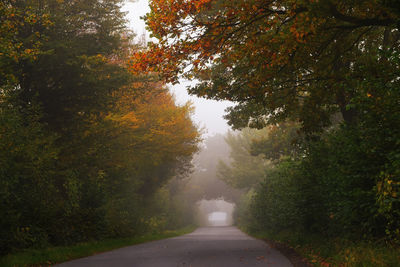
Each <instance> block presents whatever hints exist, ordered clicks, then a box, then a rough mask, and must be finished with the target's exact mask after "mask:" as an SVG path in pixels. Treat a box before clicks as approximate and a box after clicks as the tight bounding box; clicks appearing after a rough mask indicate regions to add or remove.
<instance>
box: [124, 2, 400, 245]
mask: <svg viewBox="0 0 400 267" xmlns="http://www.w3.org/2000/svg"><path fill="white" fill-rule="evenodd" d="M150 6H151V12H150V13H149V14H147V15H146V17H145V19H146V22H147V25H148V27H149V29H150V30H151V31H152V33H153V36H154V37H156V38H157V39H158V42H157V43H150V44H149V48H148V49H147V50H142V51H137V52H136V53H134V54H133V56H132V57H131V64H130V67H131V69H132V70H133V72H134V73H140V72H143V71H145V72H147V73H155V72H158V73H160V74H161V75H162V76H163V77H164V79H165V80H167V81H170V82H178V79H179V78H181V77H185V78H188V79H196V80H197V81H198V83H197V84H196V85H194V86H192V87H191V88H189V92H190V93H192V94H194V95H197V96H201V97H205V98H208V99H215V100H231V101H233V102H234V103H235V106H233V107H230V108H228V110H227V112H228V113H227V115H226V119H227V120H228V122H229V124H230V125H231V126H232V127H233V128H234V129H243V128H246V127H250V128H257V129H263V130H262V132H261V133H259V132H248V131H247V130H246V131H244V132H242V133H241V134H240V135H239V137H237V136H228V142H230V143H232V144H233V148H232V156H231V162H230V163H225V164H221V165H220V175H221V177H222V178H223V179H224V180H225V181H226V182H228V183H229V184H230V185H232V186H234V187H237V188H247V190H248V192H249V194H248V195H247V198H245V199H243V202H242V203H247V204H248V205H247V207H248V208H243V209H241V208H240V207H239V209H238V211H239V212H240V210H242V211H243V212H245V214H247V215H246V216H239V217H241V218H242V220H246V218H247V219H249V218H251V219H250V220H247V222H244V223H245V224H247V225H250V227H252V228H256V229H261V230H262V229H264V230H267V229H269V230H272V231H273V230H276V231H287V232H291V233H305V234H311V233H317V234H319V235H320V236H329V237H332V236H343V237H345V236H350V237H351V238H354V239H372V240H382V239H384V240H386V241H387V242H389V243H398V242H399V240H400V225H399V221H400V217H399V216H400V199H399V197H400V196H399V193H400V192H399V190H400V174H399V170H400V168H399V163H400V158H399V155H400V154H399V153H400V146H399V145H400V142H399V140H400V121H399V119H400V109H399V108H400V105H399V104H400V102H399V99H400V90H399V89H400V84H399V76H400V72H399V70H400V65H399V64H400V60H399V59H400V32H399V25H400V10H399V5H398V3H397V2H396V1H390V0H360V1H336V0H320V1H312V0H300V1H299V0H285V1H266V0H251V1H242V0H238V1H228V0H217V1H210V0H196V1H178V0H176V1H175V0H173V1H164V0H152V1H150ZM246 153H247V154H246ZM250 154H251V155H258V157H259V158H251V157H250ZM243 155H246V157H245V158H243V157H244V156H243ZM254 166H257V167H254ZM260 181H261V183H260ZM259 183H260V184H259Z"/></svg>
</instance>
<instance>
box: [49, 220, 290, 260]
mask: <svg viewBox="0 0 400 267" xmlns="http://www.w3.org/2000/svg"><path fill="white" fill-rule="evenodd" d="M57 266H59V267H73V266H77V267H89V266H93V267H102V266H112V267H122V266H135V267H189V266H191V267H239V266H271V267H274V266H276V267H286V266H292V264H291V263H290V262H289V260H288V259H286V258H285V257H284V256H283V255H282V254H280V253H279V252H278V251H276V250H275V249H272V248H271V247H270V246H269V245H268V244H266V243H264V242H263V241H261V240H256V239H254V238H252V237H249V236H247V235H246V234H244V233H242V232H241V231H240V230H239V229H237V228H236V227H202V228H198V229H197V230H196V231H194V232H193V233H191V234H187V235H184V236H180V237H175V238H169V239H164V240H160V241H154V242H149V243H145V244H141V245H135V246H129V247H125V248H121V249H117V250H114V251H110V252H106V253H102V254H98V255H95V256H91V257H87V258H82V259H78V260H74V261H70V262H66V263H63V264H60V265H57Z"/></svg>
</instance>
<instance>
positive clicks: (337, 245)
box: [243, 229, 400, 267]
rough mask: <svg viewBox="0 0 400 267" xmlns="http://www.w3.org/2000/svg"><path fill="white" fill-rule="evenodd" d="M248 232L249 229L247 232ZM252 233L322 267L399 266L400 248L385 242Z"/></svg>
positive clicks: (290, 234) (291, 234)
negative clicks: (290, 249)
mask: <svg viewBox="0 0 400 267" xmlns="http://www.w3.org/2000/svg"><path fill="white" fill-rule="evenodd" d="M243 230H245V231H246V229H243ZM247 233H248V234H250V235H252V236H254V237H256V238H259V239H264V240H266V241H268V240H272V241H274V242H278V243H280V244H283V245H285V246H286V247H289V248H292V249H294V250H295V251H296V252H297V253H298V254H299V255H300V256H302V257H303V258H305V259H307V261H308V263H309V264H311V265H313V266H320V267H333V266H340V267H378V266H379V267H380V266H385V267H399V266H400V247H398V246H397V247H396V246H392V245H389V244H386V243H384V242H379V241H376V242H372V241H371V242H367V241H351V240H347V239H342V238H335V239H327V238H323V237H320V236H307V237H304V236H302V235H299V234H293V233H278V234H276V233H268V232H257V233H252V232H248V231H247Z"/></svg>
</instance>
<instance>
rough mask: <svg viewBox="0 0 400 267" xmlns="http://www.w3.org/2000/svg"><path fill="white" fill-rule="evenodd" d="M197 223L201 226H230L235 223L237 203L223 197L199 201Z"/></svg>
mask: <svg viewBox="0 0 400 267" xmlns="http://www.w3.org/2000/svg"><path fill="white" fill-rule="evenodd" d="M197 208H198V213H197V214H198V216H197V217H198V218H197V223H198V224H199V225H201V226H230V225H232V224H233V211H234V209H235V204H234V203H230V202H227V201H225V200H224V199H223V198H221V199H211V200H205V199H203V200H200V201H199V202H197Z"/></svg>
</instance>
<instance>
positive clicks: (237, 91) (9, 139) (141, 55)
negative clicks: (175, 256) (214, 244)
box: [0, 0, 400, 266]
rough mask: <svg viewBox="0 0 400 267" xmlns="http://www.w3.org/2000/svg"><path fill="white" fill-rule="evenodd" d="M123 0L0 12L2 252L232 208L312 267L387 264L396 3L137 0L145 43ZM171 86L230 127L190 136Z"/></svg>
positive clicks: (23, 3) (394, 228)
mask: <svg viewBox="0 0 400 267" xmlns="http://www.w3.org/2000/svg"><path fill="white" fill-rule="evenodd" d="M123 3H124V0H107V1H102V0H76V1H66V0H39V1H38V0H2V1H1V2H0V18H1V19H0V257H2V256H5V255H8V254H12V253H17V252H20V251H24V250H27V249H42V248H49V247H57V246H66V245H75V244H79V243H82V242H88V241H93V240H106V239H112V238H124V237H135V236H141V235H143V234H144V233H156V232H162V231H165V230H174V229H179V228H182V227H185V226H188V225H193V224H195V225H204V224H206V222H204V218H205V216H206V215H207V214H208V213H209V212H211V211H215V210H221V209H224V208H222V206H224V207H225V208H226V205H227V204H226V203H227V202H229V203H230V204H229V205H231V206H229V205H228V206H229V207H230V208H229V209H233V210H231V211H232V216H233V223H234V224H236V225H237V226H238V227H239V228H240V229H242V230H243V231H245V232H247V233H249V234H252V235H254V236H258V237H262V238H266V239H268V240H272V241H276V242H281V243H284V244H286V245H288V246H291V247H294V248H295V249H296V250H297V252H298V253H300V254H302V255H303V256H304V257H307V258H308V259H309V260H310V262H311V263H312V264H314V265H315V266H396V264H398V262H400V258H399V255H400V252H399V246H400V78H399V77H400V5H399V3H398V1H397V0H354V1H338V0H283V1H274V0H249V1H247V0H234V1H232V0H192V1H189V0H150V1H149V5H150V8H151V11H150V12H149V13H148V14H147V15H146V16H145V17H144V20H145V21H146V24H147V28H148V30H149V31H150V32H151V40H149V41H148V42H142V43H141V42H137V41H134V37H135V33H134V32H132V31H131V30H130V29H129V28H128V26H127V21H126V18H125V14H124V12H122V11H121V6H122V5H123ZM182 79H185V80H192V81H195V83H192V84H193V85H192V86H191V87H189V88H188V91H189V93H190V94H192V95H196V96H198V97H203V98H206V99H213V100H229V101H232V102H233V103H234V106H232V107H229V108H228V109H227V110H226V115H225V119H226V120H227V121H228V124H229V125H230V126H231V128H232V131H230V132H228V133H227V134H226V135H225V136H222V135H215V136H208V137H206V138H205V137H204V136H203V137H202V130H201V129H200V128H199V127H198V125H196V123H194V122H193V120H192V117H191V116H192V114H193V105H192V104H191V103H190V102H188V103H186V104H182V105H179V104H177V103H176V101H175V98H174V96H173V95H172V94H171V93H170V91H169V89H168V85H170V84H175V83H179V82H180V81H182ZM210 200H217V201H214V202H212V201H211V202H210ZM218 201H219V202H218ZM222 202H224V203H225V204H224V203H222ZM232 207H234V208H232ZM373 249H375V250H374V251H373ZM378 250H379V252H378ZM369 254H371V255H369ZM363 260H364V261H365V262H363ZM0 262H1V261H0ZM367 263H368V264H370V265H368V264H367Z"/></svg>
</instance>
